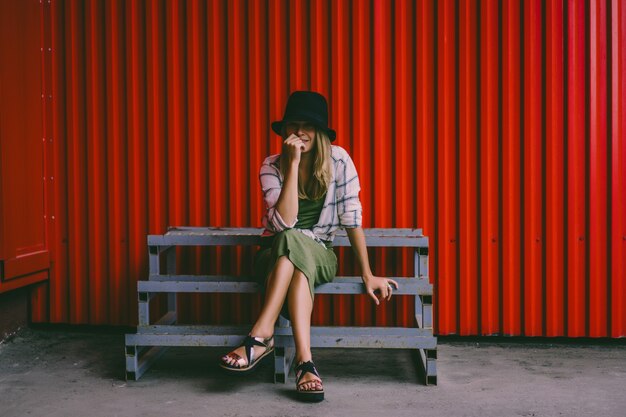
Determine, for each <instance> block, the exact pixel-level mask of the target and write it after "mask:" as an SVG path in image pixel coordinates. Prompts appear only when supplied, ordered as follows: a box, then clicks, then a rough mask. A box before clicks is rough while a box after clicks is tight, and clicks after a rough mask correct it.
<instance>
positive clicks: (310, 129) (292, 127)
mask: <svg viewBox="0 0 626 417" xmlns="http://www.w3.org/2000/svg"><path fill="white" fill-rule="evenodd" d="M291 135H296V136H298V137H299V138H300V139H301V140H302V143H303V144H304V150H303V151H302V153H306V152H310V151H311V149H313V141H314V140H315V125H314V124H313V123H311V122H298V121H292V122H285V138H288V137H289V136H291Z"/></svg>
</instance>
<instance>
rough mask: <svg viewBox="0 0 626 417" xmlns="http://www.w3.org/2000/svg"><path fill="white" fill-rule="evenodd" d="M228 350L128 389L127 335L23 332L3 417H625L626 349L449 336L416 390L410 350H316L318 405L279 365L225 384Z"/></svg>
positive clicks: (1, 359)
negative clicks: (279, 377)
mask: <svg viewBox="0 0 626 417" xmlns="http://www.w3.org/2000/svg"><path fill="white" fill-rule="evenodd" d="M501 340H502V339H500V341H501ZM222 353H224V349H214V348H173V349H171V350H169V351H168V352H167V353H166V354H165V355H164V356H163V357H162V358H161V359H160V361H159V362H157V363H156V364H155V365H154V367H153V368H152V369H150V370H149V371H148V373H146V375H144V377H143V378H142V379H141V380H139V381H137V382H129V383H127V382H126V381H124V338H123V335H122V334H113V333H108V334H103V333H94V332H93V331H91V332H77V331H59V330H41V329H22V330H20V331H19V332H18V333H17V335H16V336H14V337H13V338H12V339H11V340H9V341H6V342H5V343H3V344H0V416H3V417H9V416H50V417H51V416H64V417H66V416H89V417H95V416H133V415H137V416H151V417H152V416H196V415H197V416H316V415H320V416H334V415H336V416H356V415H359V416H369V415H385V416H497V417H504V416H576V417H578V416H594V417H598V416H620V417H624V416H626V345H625V344H623V343H621V344H608V345H607V344H604V345H574V344H569V343H568V344H560V345H557V344H551V343H549V344H537V343H503V342H498V343H494V342H484V341H482V340H481V341H480V342H478V343H477V342H475V341H474V342H467V341H462V340H461V341H459V340H458V339H457V340H456V341H455V340H452V341H450V340H448V341H446V340H445V339H444V338H439V346H438V360H437V366H438V385H437V386H424V385H421V384H418V382H417V373H416V371H415V369H414V365H413V364H414V362H413V360H412V355H411V352H410V351H406V350H400V351H392V350H386V351H385V350H366V349H359V350H349V349H316V350H314V351H313V356H314V359H315V360H316V364H317V365H318V368H319V370H320V373H321V374H322V378H323V380H324V387H325V390H326V400H325V401H324V402H323V403H320V404H302V403H299V402H297V401H296V400H295V399H294V396H293V391H294V385H293V380H291V381H290V383H289V384H287V385H274V384H273V382H272V372H271V368H270V367H269V366H265V365H264V367H263V368H261V369H259V370H258V372H257V373H256V374H254V375H253V376H251V377H245V378H241V377H239V378H237V377H231V376H228V375H226V376H225V375H223V374H222V373H221V372H220V370H219V368H218V367H217V366H216V365H215V363H216V359H217V358H218V357H219V355H220V354H222Z"/></svg>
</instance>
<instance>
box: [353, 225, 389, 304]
mask: <svg viewBox="0 0 626 417" xmlns="http://www.w3.org/2000/svg"><path fill="white" fill-rule="evenodd" d="M346 233H347V234H348V239H350V245H351V246H352V250H353V251H354V253H355V255H356V257H357V261H358V263H359V266H360V267H361V275H362V279H363V284H364V285H365V289H366V291H367V293H368V294H369V295H370V297H372V299H373V300H374V301H375V302H376V305H379V304H380V301H379V300H378V298H377V297H376V294H374V292H375V291H380V294H381V298H382V299H386V300H387V301H389V300H390V299H391V293H392V287H391V285H390V283H393V284H394V285H395V286H396V289H398V288H399V286H398V283H397V282H396V281H394V280H392V279H390V278H383V277H377V276H374V274H373V273H372V270H371V269H370V262H369V258H368V256H367V246H366V245H365V234H364V233H363V229H362V228H360V227H351V228H346Z"/></svg>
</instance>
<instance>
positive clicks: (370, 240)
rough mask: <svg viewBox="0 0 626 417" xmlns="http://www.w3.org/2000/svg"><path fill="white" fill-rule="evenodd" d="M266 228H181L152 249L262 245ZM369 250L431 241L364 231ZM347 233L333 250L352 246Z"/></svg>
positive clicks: (410, 233)
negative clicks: (160, 247)
mask: <svg viewBox="0 0 626 417" xmlns="http://www.w3.org/2000/svg"><path fill="white" fill-rule="evenodd" d="M262 232H263V229H262V228H237V227H223V228H217V227H177V228H171V229H170V230H169V231H168V232H167V233H166V234H164V235H149V236H148V246H166V245H182V246H217V245H221V246H233V245H259V244H260V241H261V233H262ZM363 232H364V234H365V238H366V242H367V246H373V247H428V238H427V237H426V236H423V234H422V229H380V228H371V229H363ZM349 245H350V241H349V239H348V235H347V233H346V231H345V230H338V231H337V233H336V234H335V239H334V241H333V246H349Z"/></svg>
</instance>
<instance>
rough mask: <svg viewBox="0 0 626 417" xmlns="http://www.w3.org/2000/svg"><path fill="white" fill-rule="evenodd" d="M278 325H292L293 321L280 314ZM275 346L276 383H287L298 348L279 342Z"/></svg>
mask: <svg viewBox="0 0 626 417" xmlns="http://www.w3.org/2000/svg"><path fill="white" fill-rule="evenodd" d="M277 327H283V328H284V327H291V323H290V322H289V320H287V319H285V318H284V317H283V316H278V324H277ZM274 346H275V347H274V383H281V384H286V383H287V381H288V380H289V372H290V371H291V366H292V364H293V359H294V357H295V356H296V349H295V348H294V347H285V346H280V345H279V344H275V345H274Z"/></svg>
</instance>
